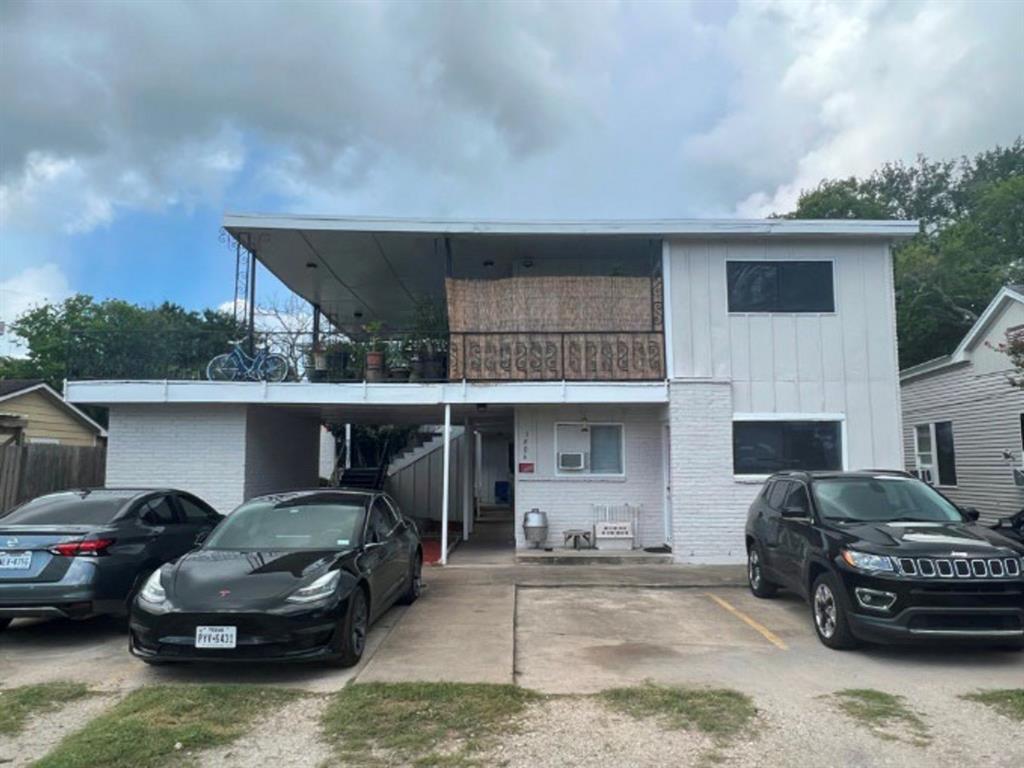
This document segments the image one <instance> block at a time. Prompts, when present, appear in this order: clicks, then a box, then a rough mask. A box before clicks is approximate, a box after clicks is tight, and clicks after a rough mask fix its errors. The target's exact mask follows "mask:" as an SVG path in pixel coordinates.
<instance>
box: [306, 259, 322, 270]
mask: <svg viewBox="0 0 1024 768" xmlns="http://www.w3.org/2000/svg"><path fill="white" fill-rule="evenodd" d="M318 266H319V265H318V264H317V263H316V262H315V261H307V262H306V269H316V268H317V267H318Z"/></svg>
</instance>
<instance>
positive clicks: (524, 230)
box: [222, 213, 920, 239]
mask: <svg viewBox="0 0 1024 768" xmlns="http://www.w3.org/2000/svg"><path fill="white" fill-rule="evenodd" d="M222 224H223V226H224V228H225V229H227V230H241V231H245V230H250V229H281V230H317V231H336V232H398V233H409V234H423V235H431V234H434V235H456V234H464V235H640V236H655V237H657V236H672V235H693V236H703V237H708V236H716V235H717V236H737V235H747V236H756V237H766V236H776V237H779V236H781V237H786V236H793V235H804V236H821V235H833V236H836V235H839V236H848V237H882V238H895V239H903V238H908V237H913V236H915V235H916V234H918V232H919V231H920V227H919V225H918V222H916V221H900V220H891V221H890V220H880V221H878V220H867V219H865V220H853V219H627V220H614V219H604V220H556V221H528V220H508V221H500V220H489V221H488V220H476V221H474V220H461V221H460V220H453V219H417V218H385V217H367V218H356V217H348V216H328V215H325V216H316V215H291V214H253V213H226V214H224V217H223V220H222Z"/></svg>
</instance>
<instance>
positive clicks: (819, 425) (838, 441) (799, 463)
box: [732, 421, 843, 475]
mask: <svg viewBox="0 0 1024 768" xmlns="http://www.w3.org/2000/svg"><path fill="white" fill-rule="evenodd" d="M732 455H733V471H734V472H735V473H736V474H737V475H770V474H771V473H772V472H779V471H781V470H784V469H800V470H805V471H808V472H811V471H814V470H839V469H842V468H843V445H842V424H841V423H840V422H838V421H736V422H733V425H732Z"/></svg>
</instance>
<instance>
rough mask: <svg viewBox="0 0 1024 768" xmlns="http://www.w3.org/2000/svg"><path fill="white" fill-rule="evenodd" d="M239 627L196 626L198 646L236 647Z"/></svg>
mask: <svg viewBox="0 0 1024 768" xmlns="http://www.w3.org/2000/svg"><path fill="white" fill-rule="evenodd" d="M237 638H238V628H237V627H196V648H234V647H235V645H236V642H237Z"/></svg>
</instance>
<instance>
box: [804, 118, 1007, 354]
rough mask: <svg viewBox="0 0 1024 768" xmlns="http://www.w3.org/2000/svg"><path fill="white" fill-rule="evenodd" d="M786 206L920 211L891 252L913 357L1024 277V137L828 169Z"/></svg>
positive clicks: (943, 347) (960, 328)
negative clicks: (847, 170) (914, 229)
mask: <svg viewBox="0 0 1024 768" xmlns="http://www.w3.org/2000/svg"><path fill="white" fill-rule="evenodd" d="M786 216H787V218H800V219H809V218H822V219H837V218H843V219H918V220H920V222H921V232H920V234H919V235H918V236H917V237H915V238H913V239H912V240H909V241H907V242H905V243H901V244H899V245H898V246H897V247H896V248H895V249H894V252H893V255H894V259H895V270H896V274H895V280H896V305H897V317H898V325H899V341H900V363H901V365H903V366H909V365H915V364H916V363H920V362H923V361H925V360H929V359H931V358H934V357H938V356H940V355H943V354H946V353H948V352H950V351H951V350H952V349H953V348H954V347H955V346H956V345H957V343H958V342H959V341H960V339H962V338H963V336H964V334H966V333H967V331H968V330H969V329H970V327H971V326H972V325H973V324H974V322H975V321H976V320H977V319H978V316H979V314H980V313H981V312H982V311H983V310H984V308H985V307H986V306H987V305H988V303H989V302H990V301H991V300H992V297H993V296H995V294H996V293H997V292H998V291H999V289H1000V288H1001V287H1002V286H1003V285H1006V284H1007V283H1012V282H1019V281H1021V280H1024V138H1018V139H1017V140H1016V141H1015V142H1013V144H1011V145H1010V146H1008V147H996V148H995V149H992V150H989V151H987V152H982V153H981V154H979V155H977V156H976V157H974V158H966V157H965V158H961V159H960V160H958V161H954V160H946V161H941V162H932V161H929V160H927V159H926V158H924V157H919V158H918V159H917V161H916V162H915V163H912V164H904V163H887V164H886V165H884V166H882V168H880V169H879V170H877V171H875V172H874V173H872V174H871V175H870V176H868V177H867V178H863V179H858V178H848V179H826V180H824V181H822V182H821V183H820V184H819V185H818V186H817V187H816V188H814V189H812V190H809V191H806V192H804V193H802V194H801V195H800V198H799V201H798V202H797V207H796V210H795V211H793V212H792V213H789V214H786Z"/></svg>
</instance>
